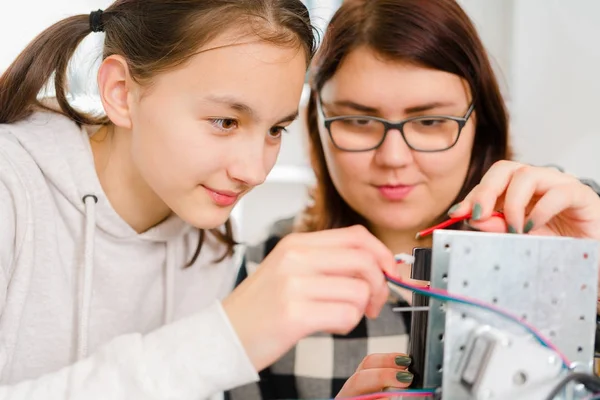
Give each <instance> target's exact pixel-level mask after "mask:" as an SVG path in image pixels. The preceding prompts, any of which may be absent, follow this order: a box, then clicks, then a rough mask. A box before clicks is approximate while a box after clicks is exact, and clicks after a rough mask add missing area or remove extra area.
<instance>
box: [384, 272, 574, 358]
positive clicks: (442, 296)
mask: <svg viewBox="0 0 600 400" xmlns="http://www.w3.org/2000/svg"><path fill="white" fill-rule="evenodd" d="M385 277H386V279H387V280H388V282H390V283H392V284H394V285H397V286H399V287H401V288H404V289H408V290H412V291H413V292H415V293H418V294H421V295H424V296H427V297H431V298H434V299H437V300H441V301H445V302H453V303H459V304H465V305H468V306H474V307H477V308H480V309H484V310H487V311H491V312H493V313H496V314H498V315H501V316H502V317H504V318H506V319H508V320H511V321H513V322H515V323H517V324H518V325H520V326H522V327H524V328H525V329H526V330H527V331H528V332H529V333H531V334H532V335H533V336H534V337H535V338H536V340H537V341H538V342H539V343H540V344H541V345H543V346H544V347H547V348H549V349H551V350H552V351H554V352H555V353H556V354H557V356H558V357H560V359H561V361H562V363H563V365H564V366H565V367H566V368H569V366H570V365H571V363H570V361H569V359H568V358H567V357H566V356H565V355H564V354H563V353H562V352H561V351H560V350H559V349H558V348H557V347H556V346H555V345H554V344H553V343H552V342H551V341H550V340H549V339H547V338H545V337H544V335H542V333H541V332H539V331H538V330H537V329H536V328H535V327H534V326H533V325H531V324H529V323H528V322H526V321H524V320H523V319H521V318H519V317H518V316H516V315H513V314H511V313H509V312H508V311H505V310H502V309H500V308H498V307H495V306H493V305H491V304H487V303H485V302H482V301H479V300H476V299H471V298H467V297H463V296H458V295H453V294H450V293H448V292H447V291H446V290H443V289H436V288H431V287H423V286H417V285H413V284H410V283H408V282H404V281H403V280H401V279H396V278H394V277H392V276H390V275H388V274H386V275H385Z"/></svg>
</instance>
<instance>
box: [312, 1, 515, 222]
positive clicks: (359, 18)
mask: <svg viewBox="0 0 600 400" xmlns="http://www.w3.org/2000/svg"><path fill="white" fill-rule="evenodd" d="M360 46H367V47H368V48H369V49H372V50H374V51H375V52H376V53H377V54H378V55H380V56H382V57H383V58H385V59H386V60H392V61H403V62H409V63H413V64H416V65H420V66H424V67H428V68H433V69H436V70H441V71H446V72H450V73H452V74H455V75H458V76H460V77H462V78H464V79H465V80H466V81H467V82H468V84H469V87H470V90H471V92H472V94H473V97H474V102H475V111H476V113H477V125H476V134H475V141H474V144H473V150H472V153H471V161H470V167H469V171H468V173H467V177H466V179H465V182H464V184H463V186H462V189H461V190H460V192H459V194H458V196H457V198H456V200H455V202H456V201H458V200H459V199H462V198H464V196H466V195H467V194H468V193H469V191H470V190H471V189H472V188H473V187H474V186H475V185H476V184H477V183H478V182H479V181H480V180H481V178H482V177H483V175H484V173H485V172H486V171H487V170H488V169H489V168H490V166H491V165H492V164H493V163H494V162H496V161H498V160H502V159H509V158H510V157H511V152H510V146H509V143H508V116H507V112H506V109H505V105H504V101H503V99H502V95H501V94H500V89H499V87H498V83H497V81H496V78H495V76H494V72H493V70H492V67H491V65H490V62H489V59H488V57H487V54H486V51H485V49H484V47H483V44H482V43H481V40H480V39H479V36H478V34H477V32H476V30H475V28H474V26H473V24H472V23H471V21H470V19H469V17H468V16H467V15H466V13H465V12H464V11H463V10H462V9H461V8H460V6H459V5H458V4H457V3H456V2H455V1H454V0H352V1H346V2H344V3H343V4H342V6H341V7H340V9H339V10H338V11H337V12H336V13H335V15H334V16H333V18H332V20H331V23H330V24H329V27H328V29H327V31H326V32H325V35H324V37H323V44H322V47H321V49H320V50H319V52H318V53H317V56H316V57H315V60H314V64H313V66H312V67H311V74H312V79H311V95H310V98H309V102H308V108H307V114H306V121H307V128H308V134H309V145H310V152H311V154H310V155H311V163H312V165H313V169H314V170H315V174H316V177H317V185H316V187H315V188H314V189H313V192H312V198H313V204H312V205H311V206H310V207H308V208H307V210H306V213H305V215H304V219H303V221H302V223H301V224H300V225H301V229H303V230H309V231H317V230H323V229H331V228H340V227H344V226H350V225H353V224H363V225H364V224H365V221H364V218H363V217H362V216H360V215H359V214H358V213H357V212H356V211H354V210H353V209H352V208H350V206H349V205H348V204H347V203H346V202H345V201H344V200H343V199H342V197H341V196H340V194H339V193H338V192H337V190H336V188H335V186H334V185H333V182H332V180H331V176H330V175H329V171H328V170H327V165H326V163H325V155H324V153H323V145H322V143H321V140H320V137H319V126H318V117H317V104H316V102H317V97H318V94H319V92H320V91H321V89H322V88H323V86H324V85H325V83H326V82H327V81H328V80H329V79H331V77H332V76H333V75H334V74H335V72H336V70H337V69H338V67H339V65H340V63H341V62H342V60H343V59H344V58H345V57H346V56H347V55H348V54H349V53H351V52H352V51H353V50H355V49H356V48H358V47H360ZM440 217H441V216H440Z"/></svg>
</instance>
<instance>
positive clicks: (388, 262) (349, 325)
mask: <svg viewBox="0 0 600 400" xmlns="http://www.w3.org/2000/svg"><path fill="white" fill-rule="evenodd" d="M394 270H395V261H394V256H393V254H392V253H391V252H390V251H389V250H388V249H387V248H386V247H385V245H383V243H381V242H380V241H379V240H377V239H376V238H375V237H374V236H373V235H371V234H370V233H369V232H368V231H367V230H366V229H365V228H364V227H362V226H354V227H350V228H343V229H333V230H327V231H321V232H314V233H299V234H292V235H288V236H286V237H285V238H284V239H282V240H281V242H280V243H279V244H278V245H277V246H276V247H275V248H274V249H273V251H271V253H270V254H269V256H268V257H267V258H265V260H264V261H263V263H262V264H261V265H260V266H259V268H258V269H257V271H256V272H255V273H254V274H252V275H251V276H249V277H248V278H247V279H245V280H244V281H243V282H242V283H241V284H240V285H239V286H238V287H237V288H236V289H235V290H234V291H233V293H232V294H231V295H230V296H229V297H227V298H226V299H225V300H224V301H223V308H224V309H225V312H226V313H227V315H228V317H229V319H230V321H231V324H232V326H233V328H234V329H235V331H236V332H237V334H238V336H239V338H240V340H241V342H242V345H243V346H244V348H245V349H246V352H247V354H248V356H249V357H250V359H251V360H252V363H253V365H254V367H255V368H256V369H257V370H259V371H260V370H261V369H263V368H265V367H267V366H269V365H271V364H272V363H273V362H274V361H275V360H277V359H278V358H279V357H280V356H282V355H283V354H284V353H285V352H286V351H288V350H289V349H290V348H291V347H292V346H294V345H295V344H296V343H297V342H298V340H300V339H302V338H304V337H306V336H308V335H310V334H313V333H316V332H329V333H337V334H347V333H349V332H350V331H351V330H352V329H353V328H354V327H355V326H356V325H357V324H358V323H359V322H360V320H361V319H362V317H363V316H364V315H366V316H367V317H371V318H374V317H376V316H377V315H379V312H380V311H381V308H382V307H383V305H384V304H385V302H386V300H387V297H388V294H389V291H388V287H387V284H386V280H385V277H384V274H383V272H384V271H386V272H388V273H390V274H391V273H393V271H394Z"/></svg>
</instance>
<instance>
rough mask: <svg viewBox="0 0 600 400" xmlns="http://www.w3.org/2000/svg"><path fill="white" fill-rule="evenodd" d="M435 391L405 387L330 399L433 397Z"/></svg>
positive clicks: (369, 399)
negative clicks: (404, 388) (401, 389)
mask: <svg viewBox="0 0 600 400" xmlns="http://www.w3.org/2000/svg"><path fill="white" fill-rule="evenodd" d="M433 396H435V392H434V391H433V390H431V389H407V390H403V391H393V392H379V393H369V394H363V395H360V396H354V397H342V398H337V399H330V400H376V399H381V398H389V397H423V398H426V397H433Z"/></svg>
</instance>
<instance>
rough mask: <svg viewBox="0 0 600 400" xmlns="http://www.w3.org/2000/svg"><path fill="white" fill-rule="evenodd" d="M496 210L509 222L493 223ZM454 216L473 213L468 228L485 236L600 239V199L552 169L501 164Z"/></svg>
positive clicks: (455, 211)
mask: <svg viewBox="0 0 600 400" xmlns="http://www.w3.org/2000/svg"><path fill="white" fill-rule="evenodd" d="M495 210H496V211H499V210H502V211H503V212H504V216H505V219H506V221H504V220H502V219H501V218H497V217H492V218H490V216H491V214H492V212H493V211H495ZM452 211H453V212H452V213H451V216H452V217H460V216H463V215H466V214H467V213H469V212H472V219H471V221H470V224H471V225H472V226H473V227H474V228H476V229H480V230H482V231H487V232H507V231H508V232H512V233H531V234H534V235H545V236H570V237H579V238H590V239H596V240H600V198H599V197H598V194H596V193H595V192H594V191H593V190H592V189H591V188H589V187H588V186H586V185H584V184H582V183H581V182H580V181H579V180H578V179H577V178H575V177H573V176H571V175H568V174H565V173H562V172H560V171H557V170H555V169H553V168H545V167H533V166H530V165H525V164H520V163H517V162H512V161H499V162H497V163H495V164H494V165H493V166H492V167H491V168H490V169H489V171H488V172H487V173H486V174H485V176H484V177H483V179H482V180H481V183H480V184H479V185H477V186H476V187H475V188H474V189H473V190H472V191H471V192H470V193H469V194H468V195H467V197H466V198H465V200H464V201H462V202H461V203H459V205H458V207H456V208H455V209H453V210H452Z"/></svg>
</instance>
